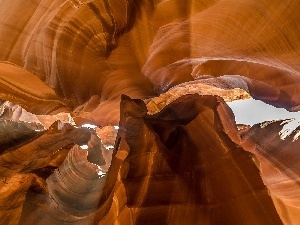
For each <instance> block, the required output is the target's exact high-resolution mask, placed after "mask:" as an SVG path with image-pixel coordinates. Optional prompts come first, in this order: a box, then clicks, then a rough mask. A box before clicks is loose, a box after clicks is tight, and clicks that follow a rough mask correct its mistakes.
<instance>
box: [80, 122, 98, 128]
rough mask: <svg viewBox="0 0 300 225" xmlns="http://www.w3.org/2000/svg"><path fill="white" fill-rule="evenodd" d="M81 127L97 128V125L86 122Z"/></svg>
mask: <svg viewBox="0 0 300 225" xmlns="http://www.w3.org/2000/svg"><path fill="white" fill-rule="evenodd" d="M81 127H86V128H91V129H96V128H97V126H96V125H93V124H88V123H86V124H83V125H82V126H81Z"/></svg>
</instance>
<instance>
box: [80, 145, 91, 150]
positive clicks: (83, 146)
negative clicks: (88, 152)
mask: <svg viewBox="0 0 300 225" xmlns="http://www.w3.org/2000/svg"><path fill="white" fill-rule="evenodd" d="M80 148H82V149H88V148H89V146H88V145H81V146H80Z"/></svg>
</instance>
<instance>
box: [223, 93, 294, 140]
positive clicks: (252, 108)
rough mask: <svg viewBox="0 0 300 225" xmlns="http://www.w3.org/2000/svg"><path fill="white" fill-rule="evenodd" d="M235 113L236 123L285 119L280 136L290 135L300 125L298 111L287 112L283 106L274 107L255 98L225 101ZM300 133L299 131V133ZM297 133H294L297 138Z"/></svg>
mask: <svg viewBox="0 0 300 225" xmlns="http://www.w3.org/2000/svg"><path fill="white" fill-rule="evenodd" d="M227 104H228V105H229V107H230V108H231V109H232V111H233V113H234V115H235V121H236V124H246V125H251V126H252V125H254V124H258V123H263V122H266V121H273V120H287V119H293V120H290V121H287V122H286V123H282V124H283V125H284V126H283V129H282V131H281V138H283V139H284V138H285V137H286V136H288V135H290V134H291V133H292V131H293V130H295V129H296V128H297V127H298V126H299V125H300V112H289V111H287V110H286V109H284V108H276V107H274V106H272V105H269V104H266V103H264V102H262V101H259V100H255V99H252V98H250V99H245V100H236V101H233V102H227ZM299 135H300V133H299ZM299 135H295V138H294V139H297V138H298V136H299Z"/></svg>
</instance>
